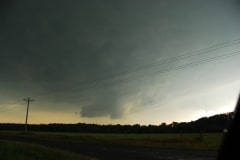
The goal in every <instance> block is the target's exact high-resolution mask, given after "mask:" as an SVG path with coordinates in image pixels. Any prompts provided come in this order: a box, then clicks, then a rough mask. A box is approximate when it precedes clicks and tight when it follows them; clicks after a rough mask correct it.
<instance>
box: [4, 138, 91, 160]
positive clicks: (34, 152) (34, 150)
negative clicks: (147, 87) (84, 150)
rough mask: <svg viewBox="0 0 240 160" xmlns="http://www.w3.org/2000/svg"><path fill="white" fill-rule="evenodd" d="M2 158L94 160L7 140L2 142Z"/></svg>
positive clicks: (13, 159) (15, 159)
mask: <svg viewBox="0 0 240 160" xmlns="http://www.w3.org/2000/svg"><path fill="white" fill-rule="evenodd" d="M0 157H1V159H3V160H43V159H44V160H56V159H57V160H94V159H93V158H89V157H85V156H80V155H77V154H73V153H70V152H66V151H62V150H58V149H52V148H48V147H44V146H40V145H36V144H28V143H22V142H12V141H5V140H0Z"/></svg>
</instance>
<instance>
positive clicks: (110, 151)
mask: <svg viewBox="0 0 240 160" xmlns="http://www.w3.org/2000/svg"><path fill="white" fill-rule="evenodd" d="M0 139H5V140H10V141H21V142H28V143H34V144H40V145H44V146H48V147H53V148H59V149H63V150H68V151H71V152H75V153H79V154H82V155H88V156H93V157H96V158H97V159H99V160H214V159H215V157H216V152H214V151H199V150H193V151H189V150H174V149H156V148H145V147H129V146H128V147H124V146H119V145H118V146H117V145H104V144H88V143H73V142H59V141H49V140H43V139H38V138H30V137H22V136H12V135H11V136H10V135H0Z"/></svg>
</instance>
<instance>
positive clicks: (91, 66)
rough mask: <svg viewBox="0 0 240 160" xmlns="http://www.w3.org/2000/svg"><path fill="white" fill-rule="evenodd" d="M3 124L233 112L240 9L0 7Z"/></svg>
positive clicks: (205, 3) (234, 4) (239, 84)
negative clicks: (27, 114)
mask: <svg viewBox="0 0 240 160" xmlns="http://www.w3.org/2000/svg"><path fill="white" fill-rule="evenodd" d="M0 9H1V10H0V21H1V25H0V56H1V57H0V122H15V123H24V121H25V114H26V105H27V103H26V102H25V101H23V100H22V99H23V98H27V97H31V98H33V99H34V100H35V101H34V102H31V103H30V112H29V123H78V122H83V123H98V124H117V123H120V124H136V123H139V124H161V123H162V122H167V123H171V122H173V121H178V122H180V121H191V120H196V119H198V118H200V117H202V116H210V115H213V114H217V113H224V112H229V111H233V109H234V106H235V103H236V98H237V97H238V94H239V91H240V74H239V73H240V32H239V28H240V3H239V1H238V0H181V1H180V0H128V1H127V0H121V1H112V0H82V1H74V0H55V1H54V0H52V1H47V0H22V1H20V0H18V1H14V0H12V1H7V0H6V1H2V2H1V8H0Z"/></svg>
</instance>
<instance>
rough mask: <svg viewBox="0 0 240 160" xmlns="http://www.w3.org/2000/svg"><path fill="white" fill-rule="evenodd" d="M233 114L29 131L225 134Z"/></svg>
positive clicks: (16, 127) (19, 127) (5, 126)
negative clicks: (184, 120) (155, 123)
mask: <svg viewBox="0 0 240 160" xmlns="http://www.w3.org/2000/svg"><path fill="white" fill-rule="evenodd" d="M233 115H234V113H233V112H230V113H225V114H218V115H214V116H211V117H203V118H200V119H198V120H196V121H191V122H172V123H170V124H166V123H161V124H159V125H140V124H134V125H120V124H116V125H113V124H109V125H99V124H87V123H77V124H62V123H50V124H29V125H28V130H29V131H47V132H82V133H199V132H223V130H224V129H227V128H228V127H229V126H230V124H231V122H232V119H233ZM0 130H7V131H23V130H24V124H16V123H0Z"/></svg>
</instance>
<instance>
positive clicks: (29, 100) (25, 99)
mask: <svg viewBox="0 0 240 160" xmlns="http://www.w3.org/2000/svg"><path fill="white" fill-rule="evenodd" d="M23 100H24V101H27V114H26V121H25V133H26V132H27V120H28V110H29V103H30V102H32V101H34V100H33V99H30V98H29V97H28V98H24V99H23Z"/></svg>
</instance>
